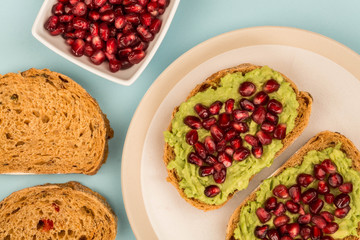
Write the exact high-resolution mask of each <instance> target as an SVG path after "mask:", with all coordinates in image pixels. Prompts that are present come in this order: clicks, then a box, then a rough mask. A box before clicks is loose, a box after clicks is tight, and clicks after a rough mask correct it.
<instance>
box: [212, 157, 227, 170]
mask: <svg viewBox="0 0 360 240" xmlns="http://www.w3.org/2000/svg"><path fill="white" fill-rule="evenodd" d="M214 169H215V172H220V171H221V170H223V169H226V168H225V166H224V164H222V163H220V162H218V161H217V160H215V163H214Z"/></svg>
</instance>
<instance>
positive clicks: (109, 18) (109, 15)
mask: <svg viewBox="0 0 360 240" xmlns="http://www.w3.org/2000/svg"><path fill="white" fill-rule="evenodd" d="M100 19H101V21H104V22H108V23H111V22H113V21H114V20H115V13H114V11H113V10H108V11H105V12H103V13H102V14H101V15H100Z"/></svg>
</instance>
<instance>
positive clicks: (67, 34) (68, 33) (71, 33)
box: [64, 32, 76, 39]
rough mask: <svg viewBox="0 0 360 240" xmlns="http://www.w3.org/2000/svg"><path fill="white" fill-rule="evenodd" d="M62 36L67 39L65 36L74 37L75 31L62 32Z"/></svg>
mask: <svg viewBox="0 0 360 240" xmlns="http://www.w3.org/2000/svg"><path fill="white" fill-rule="evenodd" d="M64 38H65V39H67V38H76V37H75V33H73V32H67V33H65V34H64Z"/></svg>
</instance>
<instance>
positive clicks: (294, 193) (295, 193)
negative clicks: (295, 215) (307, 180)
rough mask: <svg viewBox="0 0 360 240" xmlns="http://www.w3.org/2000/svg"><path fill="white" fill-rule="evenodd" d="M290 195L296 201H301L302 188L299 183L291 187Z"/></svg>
mask: <svg viewBox="0 0 360 240" xmlns="http://www.w3.org/2000/svg"><path fill="white" fill-rule="evenodd" d="M289 196H290V197H291V199H292V200H294V202H296V203H298V202H300V196H301V188H300V187H299V186H298V185H294V186H291V187H290V188H289Z"/></svg>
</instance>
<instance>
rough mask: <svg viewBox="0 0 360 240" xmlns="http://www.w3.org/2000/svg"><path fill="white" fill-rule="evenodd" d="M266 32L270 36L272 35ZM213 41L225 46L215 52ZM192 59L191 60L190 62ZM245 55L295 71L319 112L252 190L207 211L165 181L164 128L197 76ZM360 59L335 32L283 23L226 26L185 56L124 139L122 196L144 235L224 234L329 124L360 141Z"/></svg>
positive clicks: (200, 78) (154, 92)
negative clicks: (255, 193) (241, 209)
mask: <svg viewBox="0 0 360 240" xmlns="http://www.w3.org/2000/svg"><path fill="white" fill-rule="evenodd" d="M264 35H266V36H269V38H266V39H267V40H265V41H264V40H263V39H264V38H263V36H264ZM273 36H279V37H280V38H277V37H273ZM281 36H282V37H284V36H286V38H281ZM234 39H242V42H241V41H240V43H239V42H234ZM285 39H286V40H285ZM298 39H303V41H304V42H299V41H298ZM303 43H308V44H307V45H306V44H305V45H303ZM212 49H220V50H219V51H218V52H216V53H214V54H209V50H212ZM340 56H341V57H340ZM188 61H190V62H191V63H190V64H189V65H186V66H183V65H184V64H183V63H187V62H188ZM245 62H250V63H254V64H257V65H269V66H270V67H272V68H274V69H276V70H278V71H280V72H282V73H284V74H285V75H287V76H288V77H290V79H292V80H293V81H294V82H295V83H296V84H297V86H298V88H299V89H300V90H302V91H308V92H310V93H311V94H312V96H313V98H314V105H313V111H312V115H311V118H310V122H309V125H308V127H307V128H306V130H305V131H304V133H303V134H302V135H301V136H300V137H299V138H298V139H297V140H296V142H295V143H294V144H293V145H292V146H291V147H290V148H288V149H287V150H286V151H285V152H284V153H283V154H282V155H281V156H280V157H279V158H277V159H276V160H275V162H274V164H273V166H272V167H271V168H268V169H264V170H263V171H262V172H261V173H260V174H258V175H257V176H256V177H255V178H254V179H253V180H252V181H251V183H250V185H249V187H248V189H247V190H244V191H241V192H238V193H237V194H236V195H235V196H234V198H233V199H231V200H230V201H229V202H228V203H227V204H226V205H225V206H224V207H222V208H220V209H218V210H215V211H210V212H206V213H205V212H202V211H200V210H198V209H196V208H194V207H192V206H191V205H189V204H188V203H186V202H185V201H184V200H183V199H182V198H181V197H180V196H179V194H178V192H177V191H176V189H175V188H174V187H173V186H172V185H171V184H170V183H168V182H166V180H165V178H166V175H167V173H166V169H165V166H164V164H163V162H162V155H163V146H164V140H163V135H162V132H163V131H164V130H166V128H167V126H168V124H169V121H170V116H171V112H172V110H173V108H174V107H175V106H177V105H179V104H180V103H181V102H182V101H183V100H184V99H185V98H186V96H187V95H188V93H189V92H190V91H191V90H192V89H193V88H194V86H195V85H196V84H198V83H200V82H202V81H204V80H205V78H206V77H208V76H210V75H211V74H212V73H214V72H216V71H218V70H221V69H224V68H227V67H232V66H235V65H237V64H240V63H245ZM355 63H356V64H360V57H359V55H357V54H356V53H354V52H352V51H351V50H350V49H348V48H346V47H344V46H343V45H341V44H339V43H337V42H335V41H333V40H330V39H328V38H325V37H323V36H320V35H317V34H314V33H310V32H306V31H302V30H297V29H290V28H279V27H263V28H251V29H244V30H239V31H235V32H231V33H227V34H224V35H221V36H218V37H216V38H214V39H211V40H208V41H207V42H204V43H203V44H201V45H199V46H197V47H195V48H194V49H192V50H190V51H189V52H188V53H186V54H184V55H183V56H181V57H180V58H179V59H178V60H177V61H175V62H174V63H173V64H172V65H170V66H169V67H168V68H167V69H166V70H165V71H164V72H163V74H162V75H161V76H160V77H159V78H158V79H157V80H156V82H155V83H154V84H153V86H152V87H151V88H150V89H149V91H148V93H147V94H146V95H145V97H144V99H143V100H142V102H141V103H140V105H139V107H138V110H137V111H136V113H135V115H134V117H133V120H132V123H131V125H130V127H129V130H128V135H127V138H126V142H125V146H124V152H123V165H122V184H123V197H124V202H125V208H126V211H127V214H128V217H129V220H130V224H131V226H132V228H133V231H134V233H135V235H136V236H137V238H139V239H156V238H159V239H223V238H224V237H225V231H226V225H227V222H228V220H229V217H230V216H231V214H232V212H233V211H234V209H235V208H236V207H237V206H238V205H239V204H240V203H241V202H242V201H243V199H244V198H246V196H248V195H249V193H250V192H251V191H252V190H253V189H254V188H255V187H256V186H257V185H258V184H259V183H260V181H261V180H262V179H265V178H266V177H268V176H269V175H271V173H273V172H274V171H275V170H276V169H277V168H278V167H279V166H280V165H281V164H282V163H283V162H284V161H286V159H288V157H289V156H291V155H292V154H293V153H294V152H295V151H296V149H298V148H299V147H301V145H303V144H304V143H305V142H306V141H307V140H308V139H309V138H310V137H311V136H313V135H315V134H316V133H318V132H320V131H322V130H332V131H338V132H341V133H343V134H344V135H345V136H347V137H349V138H350V139H351V140H353V141H354V143H355V145H357V146H358V147H360V139H358V138H357V136H358V135H359V133H360V130H358V128H357V126H358V121H357V119H358V117H359V116H360V109H359V108H355V107H354V105H353V103H356V102H359V101H360V96H359V95H358V94H357V93H359V92H360V83H359V81H358V79H360V71H359V69H358V68H356V64H355ZM354 64H355V65H354ZM357 78H358V79H357ZM169 79H171V82H170V83H169V82H168V83H169V85H170V86H166V84H165V81H169Z"/></svg>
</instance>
